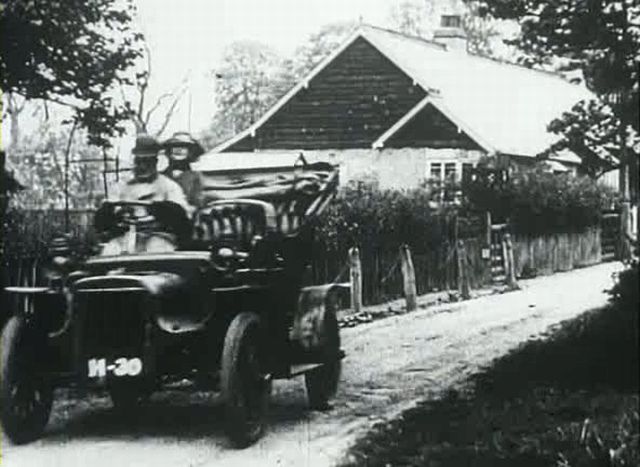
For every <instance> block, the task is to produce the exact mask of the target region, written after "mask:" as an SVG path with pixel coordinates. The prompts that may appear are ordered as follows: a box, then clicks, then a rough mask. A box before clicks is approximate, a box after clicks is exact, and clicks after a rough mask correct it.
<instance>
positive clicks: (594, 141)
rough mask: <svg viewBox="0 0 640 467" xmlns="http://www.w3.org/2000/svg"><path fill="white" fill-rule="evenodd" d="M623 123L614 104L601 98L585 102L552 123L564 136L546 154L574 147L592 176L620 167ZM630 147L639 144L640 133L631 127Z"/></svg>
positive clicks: (629, 130) (552, 128) (627, 142)
mask: <svg viewBox="0 0 640 467" xmlns="http://www.w3.org/2000/svg"><path fill="white" fill-rule="evenodd" d="M621 125H622V123H621V122H620V119H619V118H618V117H617V116H616V115H615V114H614V113H613V111H612V109H611V107H609V106H608V105H606V104H605V103H604V102H602V101H600V100H595V99H592V100H589V101H581V102H579V103H577V104H576V105H574V106H573V107H572V108H571V110H568V111H567V112H564V113H563V114H562V116H561V117H559V118H556V119H555V120H553V121H552V122H551V123H550V124H549V127H548V128H549V131H551V132H553V133H556V134H558V135H561V136H563V137H562V138H561V139H560V140H559V141H557V142H556V143H554V144H553V145H552V146H551V147H549V149H548V150H547V151H546V152H545V154H551V153H558V152H561V151H563V150H570V151H572V152H573V153H575V154H576V155H578V156H579V157H580V159H582V170H583V171H584V172H585V173H586V174H588V175H589V176H591V177H594V178H597V177H598V176H599V175H601V174H603V173H604V172H607V171H609V170H613V169H615V168H618V167H619V161H620V160H621V159H622V157H621V148H622V144H621V143H622V135H621V134H620V128H621V127H622V126H621ZM625 140H626V145H627V146H631V147H633V146H636V145H638V142H639V141H640V140H639V139H638V134H637V133H636V132H635V131H634V130H633V129H632V128H631V127H629V128H628V130H627V134H626V135H625Z"/></svg>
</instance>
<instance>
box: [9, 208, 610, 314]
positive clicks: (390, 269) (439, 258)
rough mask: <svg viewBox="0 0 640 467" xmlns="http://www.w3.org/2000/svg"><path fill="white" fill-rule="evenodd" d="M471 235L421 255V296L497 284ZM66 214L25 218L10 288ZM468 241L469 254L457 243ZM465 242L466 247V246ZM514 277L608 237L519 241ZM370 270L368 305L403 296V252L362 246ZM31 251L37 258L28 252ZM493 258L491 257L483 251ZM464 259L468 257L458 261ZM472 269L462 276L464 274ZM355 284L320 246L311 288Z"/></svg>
mask: <svg viewBox="0 0 640 467" xmlns="http://www.w3.org/2000/svg"><path fill="white" fill-rule="evenodd" d="M70 220H71V222H70V226H71V232H70V234H71V236H72V237H73V238H75V239H76V240H78V241H80V242H85V243H89V242H91V240H92V237H93V229H92V220H93V213H92V212H91V211H71V213H70ZM474 222H476V224H477V225H475V226H472V228H469V227H468V226H467V227H466V231H465V232H464V233H462V231H459V230H458V228H457V227H456V229H452V232H453V233H452V234H451V235H450V236H451V238H448V239H446V240H445V241H443V242H441V243H440V244H439V245H437V246H435V247H431V248H423V249H422V251H413V252H412V259H413V266H414V270H415V285H416V289H417V293H418V294H419V295H421V294H425V293H429V292H434V291H443V290H458V289H459V288H460V286H461V284H460V281H461V277H464V278H465V281H466V282H467V285H468V286H469V287H470V288H471V289H478V288H481V287H486V286H488V285H490V284H491V279H492V277H491V260H490V258H489V257H488V256H487V253H488V251H489V249H488V247H489V245H488V244H487V241H488V240H487V239H488V238H489V239H490V238H491V236H490V235H489V236H488V235H487V233H486V227H487V226H485V225H481V224H482V223H481V222H480V223H478V222H479V221H477V219H476V220H475V221H474ZM64 225H65V215H64V212H63V211H56V210H40V211H26V212H24V213H21V218H20V222H18V223H17V226H15V227H14V228H13V229H12V230H11V231H10V235H9V236H8V237H7V238H5V239H4V240H5V242H4V246H5V249H4V251H3V262H4V265H3V266H4V267H3V277H2V280H3V283H4V284H11V283H14V284H15V283H24V281H25V280H26V279H25V277H26V276H31V275H33V273H32V272H31V270H32V265H33V264H37V261H38V260H39V258H40V256H39V251H41V250H38V248H37V247H38V244H40V245H46V244H47V243H48V242H49V241H50V240H51V238H52V237H53V236H54V235H57V234H60V233H61V232H64ZM458 234H460V235H461V237H462V238H461V240H462V243H463V244H462V248H460V244H458V243H457V242H456V237H457V236H458ZM458 240H460V239H458ZM512 244H513V256H514V263H515V264H514V270H515V275H516V276H518V277H528V276H533V275H538V274H551V273H553V272H557V271H567V270H570V269H573V268H576V267H581V266H587V265H591V264H595V263H598V262H600V261H602V255H601V229H600V228H599V227H598V228H592V229H589V230H588V231H586V232H583V233H559V234H553V235H542V236H535V237H532V236H523V235H520V236H515V237H514V238H513V242H512ZM359 248H360V258H361V264H362V288H363V303H364V305H371V304H376V303H381V302H384V301H387V300H391V299H395V298H399V297H402V296H403V293H404V290H403V280H402V274H401V261H400V252H399V248H398V247H395V248H378V249H376V248H372V247H371V245H359ZM27 250H29V251H27ZM483 250H485V251H483ZM460 252H462V255H463V257H461V258H459V257H458V255H459V254H460ZM461 267H462V268H464V274H463V275H461V274H460V272H461V270H460V268H461ZM334 281H338V282H348V281H349V263H348V252H347V251H331V250H328V249H326V248H323V247H322V245H319V244H316V245H314V247H313V249H312V251H311V266H310V268H309V277H308V278H307V280H306V282H307V283H315V284H320V283H327V282H334Z"/></svg>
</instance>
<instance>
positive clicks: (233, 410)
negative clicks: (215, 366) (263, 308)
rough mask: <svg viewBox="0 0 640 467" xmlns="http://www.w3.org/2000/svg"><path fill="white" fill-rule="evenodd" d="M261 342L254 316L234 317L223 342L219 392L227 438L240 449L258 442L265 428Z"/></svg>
mask: <svg viewBox="0 0 640 467" xmlns="http://www.w3.org/2000/svg"><path fill="white" fill-rule="evenodd" d="M262 341H263V336H262V331H261V326H260V319H259V317H258V316H257V315H256V314H255V313H240V314H239V315H238V316H236V317H235V318H234V319H233V321H232V322H231V324H230V325H229V329H228V330H227V334H226V336H225V340H224V348H223V351H222V368H221V389H222V398H223V400H224V404H225V412H226V424H227V434H228V436H229V438H230V439H231V441H232V442H233V444H234V445H235V446H236V447H240V448H242V447H246V446H249V445H250V444H252V443H254V442H255V441H256V440H258V439H259V438H260V436H261V435H262V433H263V432H264V428H265V423H266V421H265V419H266V412H267V406H268V401H269V396H270V394H271V379H270V377H269V376H268V375H267V374H266V372H265V371H264V360H263V358H264V349H263V345H262Z"/></svg>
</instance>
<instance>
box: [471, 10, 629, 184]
mask: <svg viewBox="0 0 640 467" xmlns="http://www.w3.org/2000/svg"><path fill="white" fill-rule="evenodd" d="M482 3H483V5H482V8H481V11H482V12H483V13H484V12H488V13H490V14H492V15H493V16H495V17H498V18H507V19H517V20H519V22H520V25H521V34H520V36H519V38H518V39H517V40H516V41H515V45H517V46H518V47H519V48H520V49H521V50H522V51H523V52H524V53H525V56H524V57H523V61H524V63H526V64H528V65H530V66H533V65H545V64H546V65H549V64H555V65H556V66H557V65H560V66H561V67H562V68H564V69H568V70H571V69H580V70H581V71H582V73H583V75H584V77H585V78H586V82H587V85H588V86H589V88H590V89H591V90H593V91H594V92H595V93H596V94H597V95H598V96H599V97H600V98H601V99H603V100H604V101H605V102H607V103H608V104H609V105H610V107H611V109H612V110H613V113H614V114H615V116H616V117H617V119H618V122H610V121H607V119H608V117H607V116H606V115H603V106H594V105H589V104H582V105H580V106H579V107H577V108H574V109H573V110H572V111H570V112H567V113H566V114H565V115H564V116H563V117H562V118H561V119H560V120H559V121H556V122H554V123H553V124H552V128H551V129H552V131H556V132H559V133H561V134H563V135H564V138H565V141H564V142H563V143H561V144H564V145H566V146H568V147H570V146H576V145H579V141H577V139H576V135H577V134H579V133H580V132H583V133H586V134H592V135H599V136H600V137H601V138H602V140H599V138H598V137H596V138H595V139H592V140H590V141H589V142H588V143H586V147H582V148H580V147H579V148H578V149H580V152H578V155H580V156H581V157H582V156H586V157H587V158H589V163H588V164H587V165H588V166H591V165H592V164H591V160H592V156H593V155H594V152H593V151H594V147H593V146H594V145H601V148H600V150H599V151H596V154H597V155H600V153H605V154H606V152H607V144H609V143H610V142H611V138H610V137H611V135H612V134H613V133H615V132H613V131H610V130H606V129H605V130H604V131H603V129H602V127H601V125H602V124H603V122H607V125H609V126H611V127H613V125H623V126H624V127H625V128H624V129H623V131H620V133H624V134H627V135H629V134H630V133H631V130H630V129H629V128H628V127H629V126H630V127H632V128H633V129H635V132H636V133H637V132H638V131H640V112H639V110H638V109H640V102H639V100H638V96H639V84H638V83H639V80H640V3H638V2H637V1H636V0H607V1H602V0H590V1H583V0H555V1H553V2H549V1H546V0H531V1H527V2H523V1H521V0H482ZM567 110H568V109H567ZM576 127H578V128H576ZM620 142H621V141H618V143H617V144H618V146H619V145H620ZM636 145H637V143H636ZM627 147H628V149H629V151H628V153H627V158H626V159H624V160H621V161H620V164H621V165H622V166H623V167H627V166H628V167H630V168H631V173H632V174H635V175H634V177H637V170H638V168H637V167H638V165H637V164H638V156H639V151H638V150H637V146H636V150H635V151H634V150H633V142H627ZM618 153H619V151H618ZM618 155H619V154H614V156H618ZM600 165H601V167H604V168H606V167H607V165H608V160H607V157H605V158H604V159H603V160H602V164H600ZM598 170H600V169H598ZM632 181H633V183H631V187H632V189H633V190H634V191H636V192H637V186H638V182H637V178H636V179H635V180H632Z"/></svg>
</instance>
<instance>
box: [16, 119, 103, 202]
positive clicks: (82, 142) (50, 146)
mask: <svg viewBox="0 0 640 467" xmlns="http://www.w3.org/2000/svg"><path fill="white" fill-rule="evenodd" d="M72 132H73V129H71V128H68V127H65V126H63V127H61V128H58V127H57V126H53V125H51V124H49V123H48V122H46V121H42V122H41V123H40V125H39V127H38V128H37V130H36V131H35V132H33V133H32V134H31V135H29V137H23V138H22V139H21V140H20V143H19V144H14V145H13V146H12V147H13V148H14V149H13V151H12V154H11V160H12V162H13V168H14V169H15V172H16V174H17V175H18V178H19V179H20V180H22V181H23V183H24V184H25V185H26V189H25V190H22V191H21V192H19V193H17V194H16V195H15V196H14V199H13V200H12V204H13V206H14V207H17V208H23V209H25V208H26V209H33V208H39V209H42V208H58V209H61V208H63V207H64V205H65V200H64V187H65V155H66V152H67V148H69V159H70V161H71V163H70V164H69V168H68V188H69V193H70V196H69V205H70V207H71V208H72V209H74V208H81V209H84V208H92V207H94V206H95V205H96V203H97V202H98V201H99V200H100V199H101V198H102V197H103V196H104V188H103V181H102V168H103V165H102V162H100V160H101V159H102V156H103V154H102V151H101V150H100V148H98V147H96V146H91V145H89V144H88V143H87V138H86V131H83V130H81V131H75V132H73V133H72ZM80 159H92V160H94V161H96V162H88V163H75V162H74V161H77V160H80Z"/></svg>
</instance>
